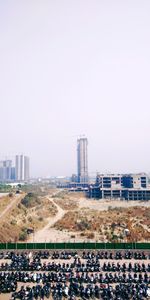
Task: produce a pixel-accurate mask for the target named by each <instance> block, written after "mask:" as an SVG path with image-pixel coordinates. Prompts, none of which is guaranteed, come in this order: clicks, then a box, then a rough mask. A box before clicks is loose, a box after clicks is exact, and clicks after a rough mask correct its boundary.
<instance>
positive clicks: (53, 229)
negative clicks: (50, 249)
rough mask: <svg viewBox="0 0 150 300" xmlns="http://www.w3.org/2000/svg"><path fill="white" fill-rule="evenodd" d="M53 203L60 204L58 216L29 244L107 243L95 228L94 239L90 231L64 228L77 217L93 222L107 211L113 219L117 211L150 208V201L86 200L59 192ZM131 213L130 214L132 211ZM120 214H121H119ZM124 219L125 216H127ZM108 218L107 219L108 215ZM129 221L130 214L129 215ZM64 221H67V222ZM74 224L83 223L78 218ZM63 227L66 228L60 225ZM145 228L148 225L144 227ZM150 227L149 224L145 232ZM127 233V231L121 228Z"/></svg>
mask: <svg viewBox="0 0 150 300" xmlns="http://www.w3.org/2000/svg"><path fill="white" fill-rule="evenodd" d="M49 200H50V201H51V202H52V203H53V204H55V205H56V207H57V214H56V215H55V216H53V217H51V218H49V220H48V223H47V225H46V226H45V227H43V228H42V229H41V230H39V231H37V232H35V233H34V234H32V235H31V236H30V237H29V240H28V241H29V242H68V241H70V242H75V241H78V242H83V241H96V240H97V241H99V242H104V241H107V240H106V237H105V236H103V237H100V234H99V232H97V230H96V228H95V229H94V236H92V234H91V233H92V232H88V233H87V234H84V230H83V231H82V230H81V231H80V230H75V227H74V228H73V230H71V227H69V225H68V226H66V225H64V224H65V222H67V218H68V222H69V217H70V218H71V220H70V223H71V221H73V218H72V217H71V216H74V214H76V215H77V216H79V219H80V218H81V215H84V216H87V218H88V222H89V223H90V222H91V220H90V217H91V218H96V215H97V214H98V213H99V215H100V212H101V211H103V212H106V214H107V217H109V216H110V220H111V216H112V211H113V214H115V209H116V211H117V209H121V210H122V209H123V208H125V209H130V208H131V211H132V208H133V211H134V210H137V209H138V208H139V210H140V208H141V207H143V209H146V208H150V201H149V202H142V201H128V202H127V201H122V200H107V199H106V200H104V199H102V200H93V199H92V200H91V199H87V198H85V197H84V195H83V194H80V193H67V192H63V193H60V194H59V192H58V194H57V193H56V195H55V197H51V196H50V197H49ZM128 213H129V212H128ZM117 214H118V213H117ZM94 215H95V217H94ZM123 217H124V216H123ZM104 218H105V216H104ZM127 219H128V215H127ZM63 220H64V221H65V222H63ZM74 222H75V223H76V222H79V220H78V218H77V217H76V219H75V220H74ZM59 224H60V225H62V226H59ZM143 226H144V225H143ZM147 228H148V226H147V225H145V230H146V229H147ZM121 230H122V231H123V229H121Z"/></svg>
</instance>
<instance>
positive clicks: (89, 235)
mask: <svg viewBox="0 0 150 300" xmlns="http://www.w3.org/2000/svg"><path fill="white" fill-rule="evenodd" d="M87 238H88V239H94V238H95V234H94V232H90V233H89V234H88V235H87Z"/></svg>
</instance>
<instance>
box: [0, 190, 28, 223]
mask: <svg viewBox="0 0 150 300" xmlns="http://www.w3.org/2000/svg"><path fill="white" fill-rule="evenodd" d="M23 197H24V195H21V196H20V195H15V196H14V198H10V199H11V202H10V203H9V204H8V205H7V207H6V208H5V209H4V210H3V211H2V212H1V213H0V219H2V218H4V217H5V216H6V215H7V213H8V212H9V211H10V210H11V209H13V208H14V207H15V206H16V204H18V203H19V202H20V200H21V199H22V198H23Z"/></svg>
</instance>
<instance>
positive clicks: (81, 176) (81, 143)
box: [77, 138, 88, 183]
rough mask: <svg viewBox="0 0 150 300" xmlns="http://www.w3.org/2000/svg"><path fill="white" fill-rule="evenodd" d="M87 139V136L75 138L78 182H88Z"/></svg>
mask: <svg viewBox="0 0 150 300" xmlns="http://www.w3.org/2000/svg"><path fill="white" fill-rule="evenodd" d="M87 147H88V140H87V138H79V139H78V140H77V164H78V166H77V168H78V182H79V183H87V182H88V153H87Z"/></svg>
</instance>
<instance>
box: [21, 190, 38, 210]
mask: <svg viewBox="0 0 150 300" xmlns="http://www.w3.org/2000/svg"><path fill="white" fill-rule="evenodd" d="M21 203H22V204H23V205H24V206H25V207H26V208H31V207H34V206H36V205H38V204H41V201H40V199H39V198H38V196H37V195H36V194H34V193H28V194H27V195H26V196H25V197H24V198H23V199H22V200H21Z"/></svg>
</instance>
